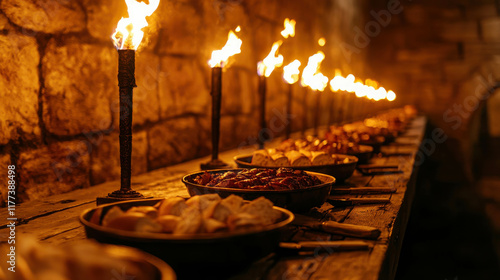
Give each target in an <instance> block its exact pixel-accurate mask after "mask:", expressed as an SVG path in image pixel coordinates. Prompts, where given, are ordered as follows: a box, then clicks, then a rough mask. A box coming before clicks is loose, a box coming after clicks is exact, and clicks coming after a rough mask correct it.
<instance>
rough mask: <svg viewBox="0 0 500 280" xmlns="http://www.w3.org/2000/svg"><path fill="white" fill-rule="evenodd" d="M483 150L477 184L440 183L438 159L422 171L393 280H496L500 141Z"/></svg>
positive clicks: (429, 161) (499, 256)
mask: <svg viewBox="0 0 500 280" xmlns="http://www.w3.org/2000/svg"><path fill="white" fill-rule="evenodd" d="M483 150H485V151H488V153H484V156H483V158H484V160H482V161H481V163H478V167H480V168H479V169H478V170H481V172H480V173H478V175H479V176H478V178H479V179H478V181H477V182H476V183H475V184H467V183H464V182H465V181H461V180H455V181H454V182H450V180H442V179H441V176H440V174H439V170H441V169H442V168H441V167H442V165H443V164H449V163H445V162H444V161H442V160H436V159H434V158H432V157H431V158H429V159H427V160H426V162H425V163H424V164H423V166H421V169H420V172H419V180H418V188H417V194H416V198H415V201H414V205H413V210H412V215H411V217H410V221H409V225H408V228H407V232H406V236H405V240H404V243H403V249H402V252H401V258H400V263H399V267H398V273H397V276H396V279H404V280H407V279H408V280H409V279H442V280H444V279H453V280H454V279H460V280H462V279H500V269H499V267H500V261H499V260H500V172H499V171H500V141H499V140H495V141H488V143H486V145H485V146H484V149H483ZM456 172H457V173H456V174H457V175H456V176H457V177H459V175H460V173H459V171H458V170H457V171H456Z"/></svg>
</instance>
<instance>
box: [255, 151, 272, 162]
mask: <svg viewBox="0 0 500 280" xmlns="http://www.w3.org/2000/svg"><path fill="white" fill-rule="evenodd" d="M269 162H270V157H269V154H268V153H267V151H266V150H257V151H255V152H253V156H252V164H253V165H258V166H269V164H270V163H269Z"/></svg>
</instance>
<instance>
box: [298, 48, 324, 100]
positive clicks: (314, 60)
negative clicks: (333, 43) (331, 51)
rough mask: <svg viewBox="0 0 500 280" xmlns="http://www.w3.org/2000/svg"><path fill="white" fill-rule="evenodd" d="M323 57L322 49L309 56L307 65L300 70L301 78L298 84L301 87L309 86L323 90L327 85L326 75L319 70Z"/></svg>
mask: <svg viewBox="0 0 500 280" xmlns="http://www.w3.org/2000/svg"><path fill="white" fill-rule="evenodd" d="M324 59H325V54H324V53H323V52H322V51H319V52H317V53H316V54H314V55H312V56H310V57H309V60H308V62H307V66H306V67H305V68H304V70H303V71H302V79H301V80H300V84H301V85H302V86H303V87H306V86H308V87H310V88H311V89H312V90H315V91H317V90H319V91H324V90H325V88H326V86H327V85H328V80H329V79H328V77H326V76H325V75H323V74H322V73H321V72H319V67H320V65H321V62H322V61H323V60H324Z"/></svg>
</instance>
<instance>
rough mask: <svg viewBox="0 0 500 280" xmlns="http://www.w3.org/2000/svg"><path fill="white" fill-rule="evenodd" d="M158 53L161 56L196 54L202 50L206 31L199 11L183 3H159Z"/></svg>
mask: <svg viewBox="0 0 500 280" xmlns="http://www.w3.org/2000/svg"><path fill="white" fill-rule="evenodd" d="M158 9H159V10H158V11H157V12H158V17H159V19H160V26H161V27H160V28H161V30H160V31H159V32H160V36H161V44H159V52H160V53H161V54H191V55H194V54H197V53H198V52H199V51H200V50H203V40H204V38H205V36H204V35H206V34H205V32H206V30H205V28H206V27H205V26H203V25H202V17H203V16H202V14H201V11H200V10H199V9H197V8H196V7H195V6H192V5H191V4H189V3H185V2H177V1H176V2H172V1H168V2H167V1H161V2H160V6H159V7H158Z"/></svg>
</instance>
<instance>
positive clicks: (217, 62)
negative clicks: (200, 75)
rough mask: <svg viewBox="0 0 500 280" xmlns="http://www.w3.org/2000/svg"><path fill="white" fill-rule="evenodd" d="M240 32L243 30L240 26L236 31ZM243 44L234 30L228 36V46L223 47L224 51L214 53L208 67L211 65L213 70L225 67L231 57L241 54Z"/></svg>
mask: <svg viewBox="0 0 500 280" xmlns="http://www.w3.org/2000/svg"><path fill="white" fill-rule="evenodd" d="M240 30H241V28H240V27H239V26H238V27H236V29H235V31H236V32H239V31H240ZM242 43H243V42H242V41H241V39H240V38H238V36H236V34H235V33H234V32H233V31H232V30H230V31H229V34H228V35H227V42H226V44H225V45H224V47H222V49H220V50H215V51H213V52H212V57H211V58H210V60H209V61H208V65H210V67H211V68H213V67H224V65H225V64H226V63H227V61H228V59H229V57H231V56H233V55H235V54H239V53H241V44H242Z"/></svg>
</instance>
